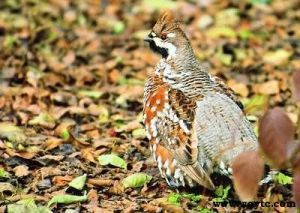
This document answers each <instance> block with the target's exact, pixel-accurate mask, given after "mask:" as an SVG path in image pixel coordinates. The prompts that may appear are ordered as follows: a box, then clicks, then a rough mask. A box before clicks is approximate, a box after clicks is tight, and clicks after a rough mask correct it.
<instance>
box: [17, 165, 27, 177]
mask: <svg viewBox="0 0 300 213" xmlns="http://www.w3.org/2000/svg"><path fill="white" fill-rule="evenodd" d="M14 172H15V175H16V176H17V177H24V176H27V175H28V174H29V170H28V166H25V165H20V166H16V167H15V168H14Z"/></svg>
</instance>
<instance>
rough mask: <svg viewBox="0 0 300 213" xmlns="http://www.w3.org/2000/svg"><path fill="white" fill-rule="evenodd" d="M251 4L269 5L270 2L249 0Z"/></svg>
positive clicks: (268, 0)
mask: <svg viewBox="0 0 300 213" xmlns="http://www.w3.org/2000/svg"><path fill="white" fill-rule="evenodd" d="M249 2H250V3H251V4H270V3H271V2H272V0H249Z"/></svg>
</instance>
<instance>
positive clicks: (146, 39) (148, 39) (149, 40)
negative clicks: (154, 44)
mask: <svg viewBox="0 0 300 213" xmlns="http://www.w3.org/2000/svg"><path fill="white" fill-rule="evenodd" d="M152 40H153V39H152V38H150V37H149V36H148V35H147V36H146V37H145V38H144V41H145V42H151V41H152Z"/></svg>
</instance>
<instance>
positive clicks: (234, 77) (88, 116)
mask: <svg viewBox="0 0 300 213" xmlns="http://www.w3.org/2000/svg"><path fill="white" fill-rule="evenodd" d="M166 8H167V9H173V10H174V11H176V13H175V14H176V15H177V16H178V17H181V18H180V19H181V20H180V21H181V23H182V27H183V29H184V30H185V32H187V34H188V36H189V38H190V39H191V42H192V46H193V47H194V50H195V54H196V55H197V57H198V59H199V60H201V61H203V62H205V64H206V65H207V67H209V70H210V72H211V73H212V74H213V75H217V76H219V77H221V78H222V79H223V80H224V81H225V82H226V83H227V84H228V86H229V87H231V88H232V89H233V90H234V91H235V92H236V93H237V94H238V96H239V98H240V99H241V100H242V102H243V103H244V105H245V109H246V112H247V115H248V118H249V119H250V120H251V121H252V122H253V126H254V128H255V130H256V132H258V131H257V123H258V119H259V118H260V117H261V116H262V115H263V113H264V112H265V111H266V109H267V108H270V107H274V106H280V107H284V109H285V111H286V112H287V114H288V116H289V117H290V119H291V120H292V121H293V123H295V124H296V123H297V108H296V105H295V103H294V102H293V101H292V100H291V88H290V87H291V74H292V73H293V71H294V70H300V60H299V57H300V40H299V38H300V21H299V20H300V14H299V11H300V4H299V1H298V0H288V1H282V0H243V1H235V0H222V1H221V0H215V1H214V0H194V1H192V0H191V1H187V2H186V1H176V2H174V1H170V0H164V1H163V3H162V1H159V0H152V1H148V0H142V1H134V0H129V1H125V0H123V1H122V0H120V1H118V0H111V1H109V0H78V1H71V0H41V1H39V0H1V2H0V49H1V51H0V156H1V157H0V206H1V207H0V212H2V211H5V209H6V208H7V210H8V212H17V211H18V212H30V211H29V210H31V211H32V212H50V210H51V211H53V212H111V211H113V212H123V211H124V212H142V211H149V212H160V211H167V212H184V211H195V212H213V211H219V212H225V211H227V212H228V211H229V212H238V211H240V210H241V209H240V208H237V207H217V206H214V205H213V201H229V200H237V195H236V194H235V193H234V191H233V188H232V186H230V185H229V186H227V185H221V186H219V188H218V190H217V191H216V192H204V191H203V189H196V190H195V189H194V190H188V189H179V190H178V189H177V190H175V189H170V188H169V187H168V186H167V184H166V182H165V181H164V180H163V179H162V178H161V177H160V175H159V171H158V169H157V167H156V164H155V162H154V160H153V158H152V156H151V154H150V150H149V148H148V140H147V139H146V134H145V131H144V128H143V125H142V107H143V88H144V83H145V81H146V79H147V76H148V75H149V73H151V72H153V70H154V67H155V65H156V63H157V62H158V60H159V56H158V55H156V54H154V53H152V52H151V51H150V50H149V47H148V46H147V45H146V44H145V43H144V42H143V37H144V36H145V35H146V34H147V33H149V32H150V29H151V27H152V26H153V24H154V23H155V20H156V19H157V17H158V15H159V11H160V10H163V9H166ZM111 153H114V154H115V155H107V154H111ZM99 156H100V157H99ZM117 156H118V157H117ZM106 164H107V165H106ZM136 173H138V176H130V175H132V174H136ZM289 175H290V174H289V173H288V172H287V173H285V175H283V178H280V177H279V178H278V181H277V182H276V181H275V182H273V183H270V184H266V185H264V186H263V187H261V189H260V198H259V199H260V200H264V201H270V202H275V201H280V200H283V201H284V200H290V199H291V181H290V179H289ZM128 176H130V178H129V179H128V178H127V179H125V178H126V177H128ZM76 177H77V178H76ZM74 178H76V179H75V180H74ZM124 179H125V180H126V181H127V182H126V183H124ZM126 186H127V187H126ZM275 189H276V190H275ZM50 200H51V201H50ZM49 201H50V202H49ZM76 201H78V202H76ZM258 210H260V211H261V210H264V211H265V212H271V211H275V212H286V211H287V210H292V208H286V207H276V208H264V209H263V208H261V207H260V208H259V209H258Z"/></svg>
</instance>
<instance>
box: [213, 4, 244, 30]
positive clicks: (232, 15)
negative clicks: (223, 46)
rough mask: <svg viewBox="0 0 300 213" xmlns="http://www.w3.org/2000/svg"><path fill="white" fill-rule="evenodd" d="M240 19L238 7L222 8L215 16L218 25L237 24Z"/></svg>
mask: <svg viewBox="0 0 300 213" xmlns="http://www.w3.org/2000/svg"><path fill="white" fill-rule="evenodd" d="M239 21H240V17H239V10H238V9H237V8H228V9H225V10H221V11H219V12H218V13H217V14H216V16H215V22H216V25H217V26H236V25H237V24H238V23H239Z"/></svg>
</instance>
